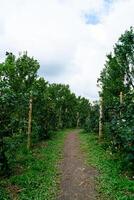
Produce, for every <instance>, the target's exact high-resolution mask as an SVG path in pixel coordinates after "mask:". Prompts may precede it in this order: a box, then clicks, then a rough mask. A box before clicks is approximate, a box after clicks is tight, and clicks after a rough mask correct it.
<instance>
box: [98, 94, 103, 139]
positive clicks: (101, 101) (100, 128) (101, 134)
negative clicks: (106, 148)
mask: <svg viewBox="0 0 134 200" xmlns="http://www.w3.org/2000/svg"><path fill="white" fill-rule="evenodd" d="M102 119H103V98H102V97H100V116H99V139H101V138H102V136H103V123H102Z"/></svg>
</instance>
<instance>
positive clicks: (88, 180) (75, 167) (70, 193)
mask: <svg viewBox="0 0 134 200" xmlns="http://www.w3.org/2000/svg"><path fill="white" fill-rule="evenodd" d="M60 167H61V171H62V175H61V185H60V187H61V193H60V195H59V197H58V200H96V199H98V198H97V192H96V189H95V177H96V176H97V175H98V173H97V171H96V170H95V169H94V168H93V167H89V166H86V165H85V163H84V157H83V153H82V152H81V151H80V141H79V137H78V130H75V131H72V132H71V133H70V134H69V135H68V136H67V138H66V140H65V147H64V159H63V161H62V163H61V166H60Z"/></svg>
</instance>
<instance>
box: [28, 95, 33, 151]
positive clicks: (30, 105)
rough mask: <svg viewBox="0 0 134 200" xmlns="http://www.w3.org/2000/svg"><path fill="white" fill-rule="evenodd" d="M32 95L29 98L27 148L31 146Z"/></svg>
mask: <svg viewBox="0 0 134 200" xmlns="http://www.w3.org/2000/svg"><path fill="white" fill-rule="evenodd" d="M32 101H33V100H32V97H31V98H30V100H29V113H28V138H27V149H28V150H30V148H31V133H32V132H31V130H32Z"/></svg>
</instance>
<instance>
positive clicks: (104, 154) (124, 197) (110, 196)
mask: <svg viewBox="0 0 134 200" xmlns="http://www.w3.org/2000/svg"><path fill="white" fill-rule="evenodd" d="M80 139H81V148H82V150H83V151H84V152H86V161H87V163H88V164H89V165H92V166H94V167H95V168H96V169H97V170H98V171H99V176H98V178H97V190H98V193H99V194H100V199H102V200H134V181H133V180H129V179H128V178H127V177H125V175H122V173H121V162H120V161H119V160H117V159H113V156H112V155H111V154H110V152H108V151H105V150H104V149H103V148H102V147H101V145H100V144H99V143H98V139H97V137H96V136H95V135H94V134H90V133H84V132H83V133H81V134H80Z"/></svg>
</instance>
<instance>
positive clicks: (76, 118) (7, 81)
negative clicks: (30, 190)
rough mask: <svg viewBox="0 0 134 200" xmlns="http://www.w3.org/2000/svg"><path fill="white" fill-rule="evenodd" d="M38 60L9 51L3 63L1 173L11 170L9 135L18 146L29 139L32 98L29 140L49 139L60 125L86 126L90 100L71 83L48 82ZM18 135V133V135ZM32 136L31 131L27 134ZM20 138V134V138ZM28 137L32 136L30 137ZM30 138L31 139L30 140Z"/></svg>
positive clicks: (0, 68) (0, 71) (0, 73)
mask: <svg viewBox="0 0 134 200" xmlns="http://www.w3.org/2000/svg"><path fill="white" fill-rule="evenodd" d="M39 67H40V66H39V63H38V62H37V60H35V59H34V58H31V57H29V56H28V55H27V52H25V53H24V54H22V55H19V57H18V58H16V57H15V55H13V54H12V53H8V52H7V53H6V58H5V61H4V62H3V63H1V64H0V102H1V104H0V125H1V127H0V144H1V147H0V174H1V175H2V174H6V175H8V174H7V171H9V167H11V168H12V166H11V165H10V163H11V162H10V160H11V159H10V158H12V155H11V153H7V152H11V151H10V150H11V146H12V145H7V141H9V140H10V138H11V139H12V138H17V139H16V141H14V142H13V143H14V144H13V146H15V148H16V149H17V148H18V147H19V146H20V145H21V143H23V142H25V143H26V136H27V133H28V122H29V117H28V113H29V102H30V100H32V116H31V118H32V124H31V126H32V134H30V141H31V142H30V143H36V142H38V141H39V140H40V141H41V140H43V139H47V138H49V137H50V134H51V133H52V132H53V131H55V130H58V129H63V128H72V127H76V126H78V127H83V126H84V124H85V121H86V118H87V117H88V116H89V113H90V103H89V100H87V99H85V98H82V97H76V96H75V94H74V93H72V92H71V91H70V88H69V86H68V85H64V84H56V83H54V84H49V83H48V82H47V81H46V80H45V79H44V78H43V77H38V76H37V72H38V69H39ZM16 136H18V137H16ZM28 136H29V134H28ZM18 138H21V140H20V139H18ZM28 138H29V137H28ZM28 141H29V140H28Z"/></svg>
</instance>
